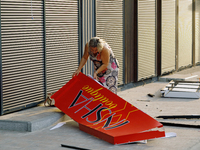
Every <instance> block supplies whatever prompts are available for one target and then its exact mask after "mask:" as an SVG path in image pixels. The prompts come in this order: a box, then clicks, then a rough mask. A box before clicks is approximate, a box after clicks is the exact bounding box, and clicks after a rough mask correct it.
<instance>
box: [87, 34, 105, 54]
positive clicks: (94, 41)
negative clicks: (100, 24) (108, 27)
mask: <svg viewBox="0 0 200 150" xmlns="http://www.w3.org/2000/svg"><path fill="white" fill-rule="evenodd" d="M103 46H104V40H102V39H100V38H99V37H93V38H91V39H90V41H89V47H90V48H91V49H95V48H97V51H98V52H101V51H102V49H103Z"/></svg>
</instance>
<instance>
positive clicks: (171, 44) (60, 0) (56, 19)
mask: <svg viewBox="0 0 200 150" xmlns="http://www.w3.org/2000/svg"><path fill="white" fill-rule="evenodd" d="M0 3H1V4H0V9H1V20H0V23H1V35H0V39H1V47H0V56H1V57H0V78H1V82H0V88H1V91H0V94H1V95H0V115H4V114H7V113H10V112H14V111H17V110H21V109H24V108H28V107H32V106H36V105H37V104H39V103H41V102H42V101H44V100H45V99H46V95H47V93H52V92H56V91H57V90H58V89H59V88H61V87H62V86H63V85H64V84H65V83H67V82H68V81H69V80H70V79H71V76H72V73H73V72H74V71H75V69H77V67H78V65H79V61H80V59H81V56H82V54H83V52H84V46H85V43H86V42H87V41H88V40H89V39H90V38H91V37H94V36H98V37H100V38H103V39H104V40H105V41H106V42H108V44H109V45H110V46H111V48H112V50H113V52H114V54H115V56H116V57H117V59H118V61H119V64H120V74H119V81H118V82H119V83H118V84H119V85H120V86H123V85H126V84H129V83H136V82H140V81H141V80H142V81H143V80H146V79H151V78H153V77H159V76H162V75H164V74H166V73H169V72H173V71H178V70H181V69H184V68H187V67H191V66H195V65H198V64H199V62H200V44H199V39H200V32H199V28H200V27H199V19H200V15H199V11H200V0H12V1H11V0H1V2H0ZM82 72H83V73H84V74H86V75H87V74H92V73H93V64H92V63H91V62H90V61H89V60H88V62H87V64H86V65H85V67H84V68H83V69H82Z"/></svg>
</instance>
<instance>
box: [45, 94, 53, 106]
mask: <svg viewBox="0 0 200 150" xmlns="http://www.w3.org/2000/svg"><path fill="white" fill-rule="evenodd" d="M53 94H54V93H48V94H47V98H46V100H45V101H44V106H45V107H55V105H54V104H55V102H54V99H51V96H52V95H53ZM46 104H48V105H46Z"/></svg>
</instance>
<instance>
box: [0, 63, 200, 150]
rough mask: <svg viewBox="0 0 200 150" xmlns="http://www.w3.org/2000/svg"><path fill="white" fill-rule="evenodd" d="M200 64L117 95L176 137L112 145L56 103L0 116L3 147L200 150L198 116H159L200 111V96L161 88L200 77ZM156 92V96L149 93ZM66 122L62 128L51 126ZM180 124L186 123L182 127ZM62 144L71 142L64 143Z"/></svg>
mask: <svg viewBox="0 0 200 150" xmlns="http://www.w3.org/2000/svg"><path fill="white" fill-rule="evenodd" d="M199 78H200V66H196V67H192V68H187V69H185V70H182V71H179V72H174V73H172V74H168V75H165V76H162V77H160V78H159V80H158V81H156V80H155V79H152V80H150V79H149V80H148V81H147V82H141V83H138V84H132V85H131V84H129V85H127V86H124V87H121V88H120V90H119V91H118V95H119V96H120V97H122V98H123V99H125V100H126V101H128V102H129V103H131V104H133V105H134V106H136V107H137V108H139V109H140V110H142V111H144V112H145V113H147V114H148V115H150V116H152V117H153V118H155V119H157V120H158V121H160V122H164V123H166V122H173V123H176V125H173V126H169V125H165V124H164V123H163V124H164V129H165V132H166V133H170V132H173V133H176V135H177V136H176V137H170V138H160V139H152V140H147V143H132V144H123V145H112V144H110V143H107V142H106V141H103V140H101V139H98V138H96V137H94V136H91V135H89V134H87V133H85V132H82V131H80V130H79V128H78V124H77V123H76V122H75V121H73V120H72V119H71V118H69V117H68V116H67V115H65V114H63V113H62V112H61V111H60V110H58V109H57V108H56V107H44V106H43V104H40V105H39V106H38V107H34V108H30V109H27V110H23V111H19V112H15V113H12V114H8V115H4V116H0V150H57V149H75V147H79V148H85V149H91V150H109V149H113V150H132V149H134V150H199V149H200V127H199V126H200V121H199V119H160V118H156V117H157V116H166V115H168V116H170V115H200V109H199V106H200V104H199V103H200V102H199V99H183V98H163V97H161V94H160V90H161V89H162V88H163V87H164V86H165V85H166V84H167V83H168V82H169V81H170V80H172V79H173V80H186V81H187V80H188V81H190V80H191V81H199ZM148 94H151V95H154V97H150V96H148ZM60 122H63V125H62V126H61V127H59V128H56V129H53V130H52V128H53V127H54V126H55V125H57V124H58V123H60ZM177 124H185V125H187V126H185V127H180V126H177ZM61 144H64V145H68V146H72V147H73V148H72V147H71V148H69V147H68V148H66V147H61Z"/></svg>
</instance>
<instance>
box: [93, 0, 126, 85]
mask: <svg viewBox="0 0 200 150" xmlns="http://www.w3.org/2000/svg"><path fill="white" fill-rule="evenodd" d="M96 7H97V8H96V35H97V36H98V37H100V38H102V39H104V40H105V41H106V42H107V43H108V44H109V45H110V47H111V48H112V51H113V53H114V55H115V57H116V58H117V60H118V61H119V69H120V71H119V77H118V83H119V84H123V70H124V69H123V67H124V64H123V49H124V47H123V46H124V42H123V39H124V36H123V34H124V31H123V28H124V25H123V11H124V10H123V7H124V1H123V0H112V1H110V0H109V1H108V0H97V4H96Z"/></svg>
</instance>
